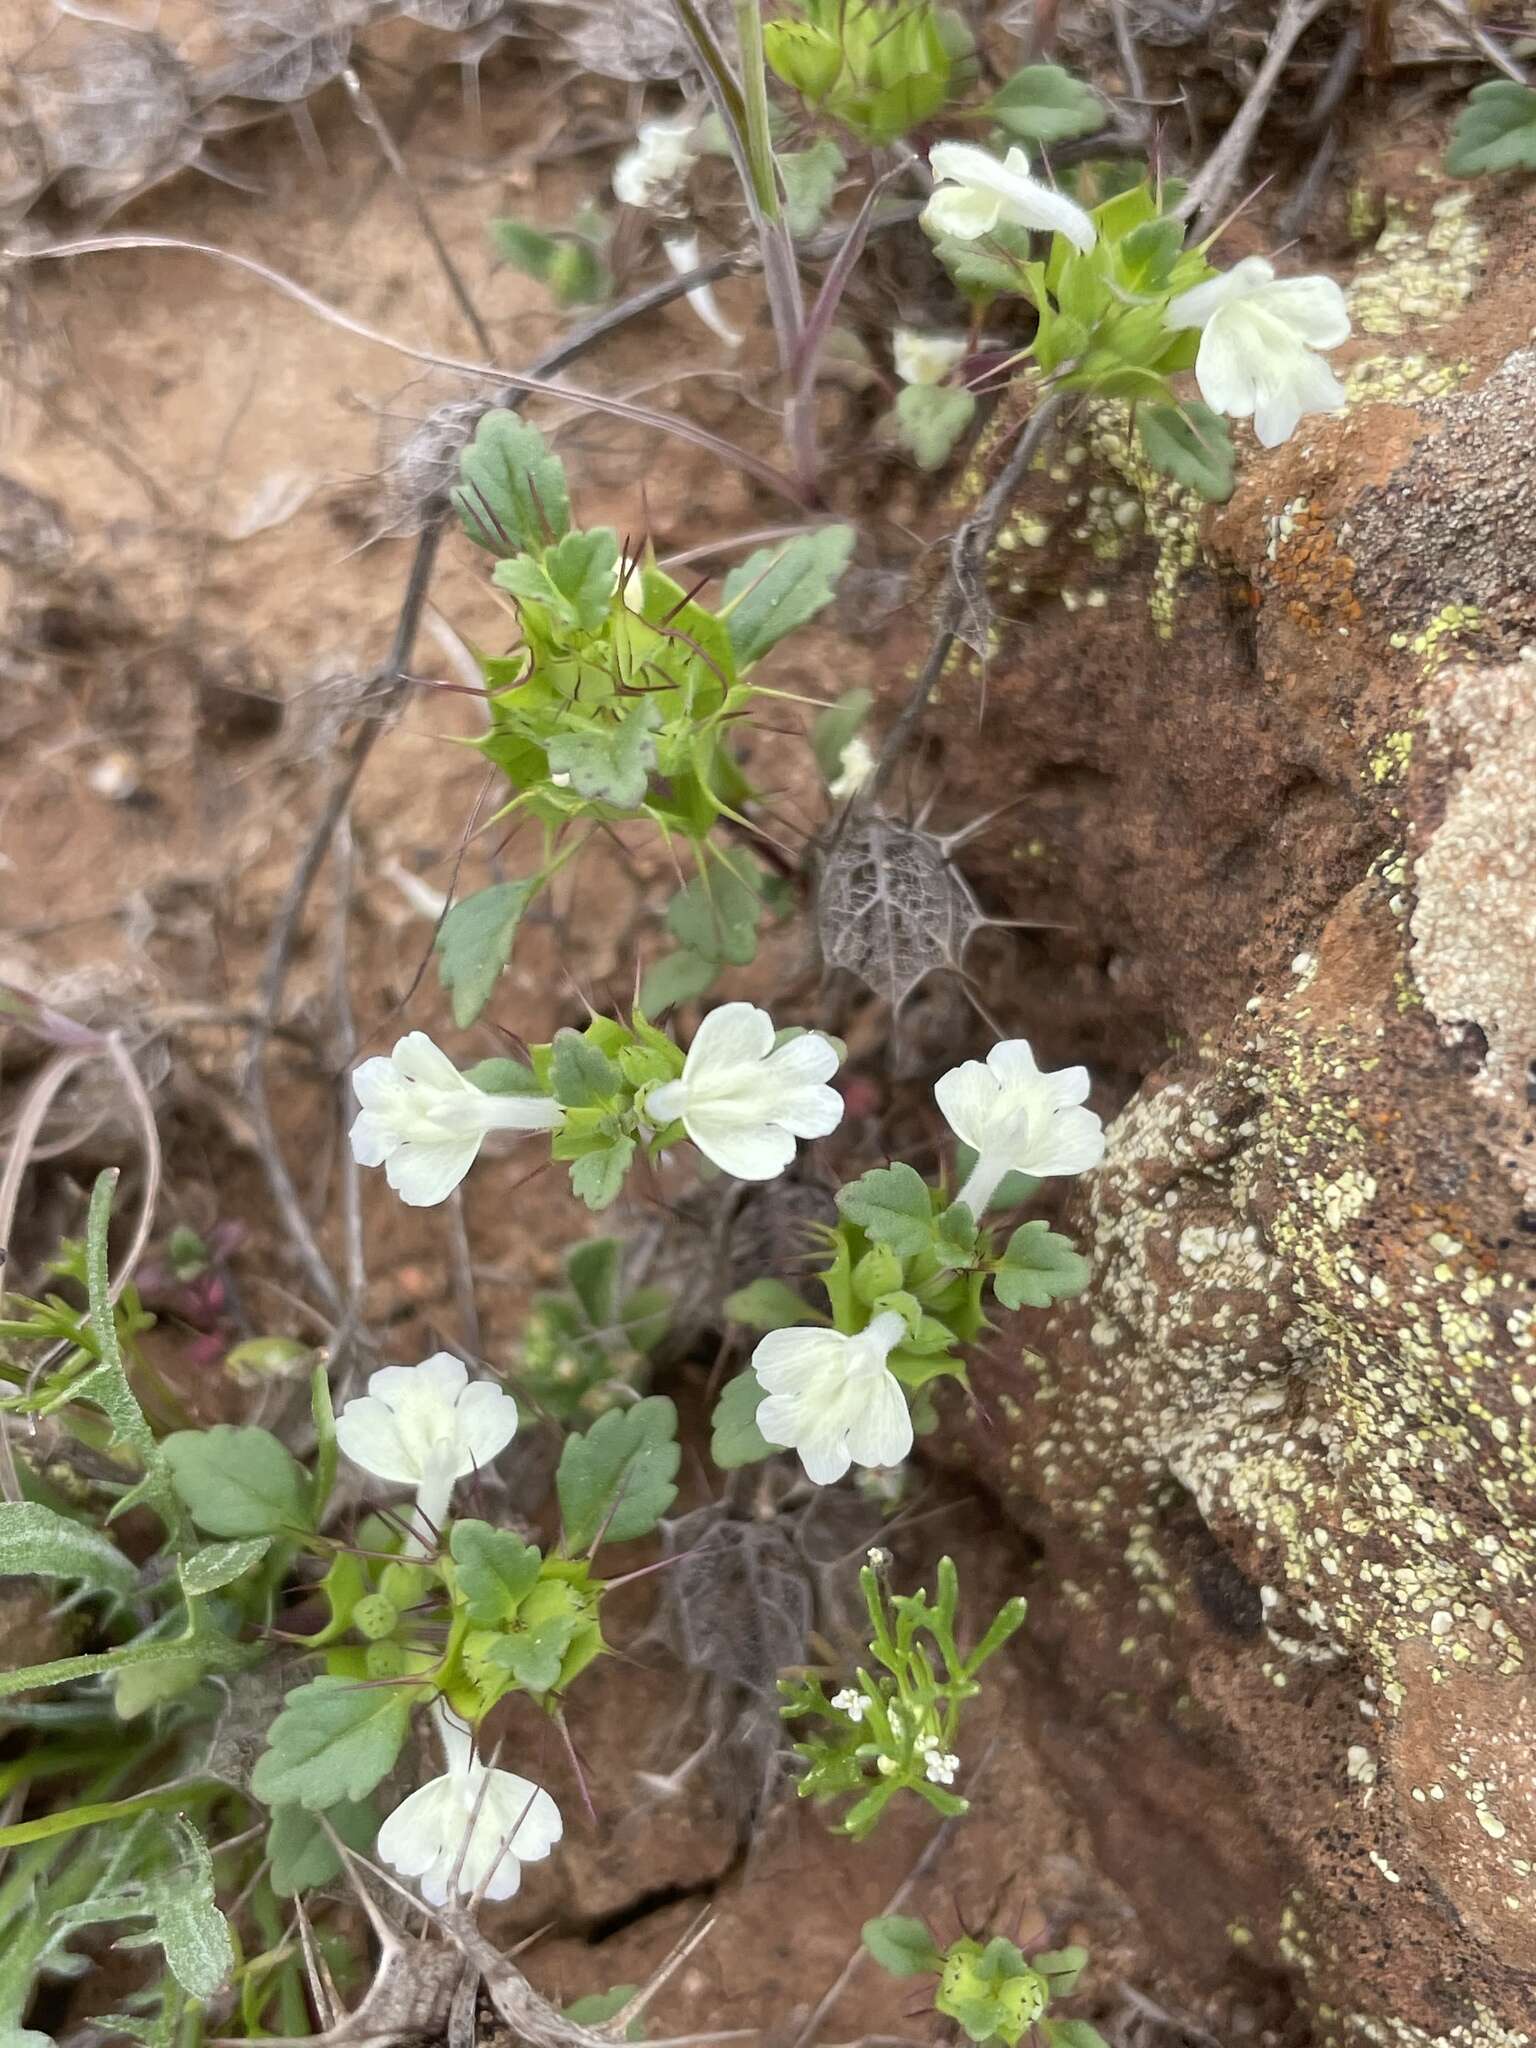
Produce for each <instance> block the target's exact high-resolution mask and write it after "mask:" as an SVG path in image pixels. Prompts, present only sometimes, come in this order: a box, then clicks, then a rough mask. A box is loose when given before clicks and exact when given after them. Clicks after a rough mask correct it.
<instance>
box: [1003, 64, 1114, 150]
mask: <svg viewBox="0 0 1536 2048" xmlns="http://www.w3.org/2000/svg"><path fill="white" fill-rule="evenodd" d="M985 111H986V112H987V113H989V114H990V115H991V116H992V118H993V120H994V121H996V123H997V124H998V126H999V127H1000V128H1003V129H1005V130H1006V131H1007V133H1008V135H1009V137H1010V139H1011V140H1012V141H1014V142H1024V143H1035V144H1040V143H1052V142H1070V141H1072V140H1073V138H1074V137H1076V136H1079V135H1093V134H1095V133H1096V132H1097V131H1098V130H1099V129H1100V128H1102V127H1103V126H1104V125H1105V122H1106V120H1107V118H1108V116H1107V114H1106V112H1105V107H1104V102H1103V101H1102V100H1101V99H1100V98H1099V96H1098V94H1097V93H1096V92H1095V91H1094V90H1093V88H1092V87H1091V86H1087V85H1084V84H1082V83H1081V81H1080V80H1078V79H1076V78H1074V77H1073V76H1072V74H1071V72H1070V71H1063V70H1062V68H1061V66H1060V65H1059V64H1026V65H1025V66H1024V68H1023V70H1022V71H1015V72H1014V74H1013V76H1012V78H1010V79H1008V80H1006V81H1005V82H1004V84H1002V85H1000V86H999V87H998V89H997V91H996V92H995V93H994V94H993V96H992V98H991V99H990V100H989V101H988V103H987V106H986V109H985Z"/></svg>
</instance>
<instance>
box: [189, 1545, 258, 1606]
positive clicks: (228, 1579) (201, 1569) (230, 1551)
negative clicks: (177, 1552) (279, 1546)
mask: <svg viewBox="0 0 1536 2048" xmlns="http://www.w3.org/2000/svg"><path fill="white" fill-rule="evenodd" d="M271 1548H272V1538H271V1537H270V1536H252V1537H249V1538H247V1539H246V1540H245V1541H244V1542H240V1543H210V1544H208V1545H207V1546H206V1547H205V1548H204V1549H202V1550H198V1551H194V1553H193V1554H192V1556H191V1557H184V1558H183V1559H182V1560H181V1562H180V1564H179V1565H178V1566H177V1568H176V1569H177V1571H178V1572H179V1573H180V1575H181V1590H182V1591H183V1593H185V1594H186V1595H187V1596H188V1598H189V1599H195V1598H197V1597H199V1596H200V1595H202V1594H204V1593H216V1592H217V1591H218V1590H219V1588H220V1587H221V1586H228V1585H231V1584H232V1583H233V1582H234V1581H235V1580H236V1579H238V1578H241V1577H242V1576H243V1575H244V1574H245V1573H246V1572H248V1571H249V1570H250V1569H251V1567H252V1565H256V1564H260V1563H261V1560H262V1559H263V1558H264V1557H265V1556H266V1554H267V1552H268V1551H269V1550H270V1549H271Z"/></svg>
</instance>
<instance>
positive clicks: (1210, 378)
mask: <svg viewBox="0 0 1536 2048" xmlns="http://www.w3.org/2000/svg"><path fill="white" fill-rule="evenodd" d="M1224 310H1225V317H1224V318H1222V319H1213V320H1212V321H1211V322H1210V324H1209V325H1208V326H1207V328H1206V330H1205V332H1204V334H1202V335H1201V337H1200V350H1199V353H1198V354H1197V355H1196V357H1195V382H1196V383H1197V384H1198V385H1199V386H1200V396H1201V397H1202V398H1203V399H1204V400H1205V402H1206V404H1207V405H1209V406H1211V407H1212V408H1213V409H1214V410H1215V411H1216V412H1224V413H1226V414H1227V416H1228V417H1229V418H1231V419H1235V420H1245V419H1247V418H1248V417H1249V415H1250V414H1251V413H1252V411H1253V408H1254V406H1255V405H1256V404H1257V403H1258V386H1257V381H1256V379H1255V376H1254V373H1253V369H1252V367H1251V363H1250V352H1249V348H1248V347H1247V346H1246V345H1245V335H1246V329H1245V327H1244V324H1243V323H1242V321H1241V319H1237V320H1234V319H1233V317H1232V309H1224Z"/></svg>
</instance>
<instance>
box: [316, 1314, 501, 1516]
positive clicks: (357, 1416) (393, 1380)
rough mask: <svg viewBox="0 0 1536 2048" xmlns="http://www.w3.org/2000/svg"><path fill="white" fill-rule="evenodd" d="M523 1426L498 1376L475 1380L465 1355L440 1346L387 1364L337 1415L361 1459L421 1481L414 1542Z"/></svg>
mask: <svg viewBox="0 0 1536 2048" xmlns="http://www.w3.org/2000/svg"><path fill="white" fill-rule="evenodd" d="M516 1434H517V1403H516V1402H515V1401H514V1400H513V1399H512V1396H511V1395H510V1394H508V1393H505V1392H503V1390H502V1389H501V1388H500V1387H498V1386H497V1384H496V1382H495V1381H494V1380H474V1381H471V1380H470V1377H469V1374H468V1373H467V1372H466V1371H465V1369H464V1364H463V1361H462V1360H461V1359H457V1358H455V1357H454V1356H453V1355H452V1353H451V1352H447V1351H436V1352H434V1353H433V1354H432V1356H431V1357H430V1358H424V1359H423V1360H422V1362H421V1364H420V1365H385V1366H381V1367H380V1368H379V1370H378V1371H377V1372H376V1373H374V1374H372V1376H371V1377H370V1378H369V1381H368V1391H367V1393H366V1394H359V1395H358V1396H357V1398H356V1399H355V1400H352V1401H349V1402H348V1403H347V1405H346V1406H345V1408H343V1409H342V1411H341V1413H340V1414H339V1415H338V1416H337V1418H336V1441H337V1443H338V1444H339V1445H340V1446H341V1448H342V1450H344V1451H345V1452H346V1454H347V1456H348V1457H349V1458H350V1459H351V1460H352V1462H353V1464H354V1465H361V1466H362V1468H363V1470H364V1471H365V1472H371V1473H372V1474H373V1476H374V1478H375V1479H387V1480H389V1481H390V1483H391V1484H392V1485H395V1486H414V1487H415V1489H416V1514H415V1517H414V1522H413V1528H412V1535H411V1539H410V1542H409V1544H408V1546H407V1547H408V1549H410V1550H412V1551H414V1552H416V1553H417V1554H418V1555H419V1554H420V1553H421V1552H422V1551H423V1550H424V1549H425V1547H426V1539H427V1538H428V1537H430V1536H431V1535H433V1534H435V1532H436V1531H438V1530H440V1529H441V1527H442V1524H443V1518H444V1517H445V1516H446V1514H447V1512H448V1502H449V1500H450V1499H451V1497H452V1494H453V1489H454V1487H455V1485H456V1484H457V1483H458V1481H459V1480H461V1479H467V1478H468V1477H469V1475H470V1473H471V1472H482V1471H484V1470H485V1468H486V1467H487V1466H488V1465H489V1464H490V1463H491V1461H492V1459H493V1458H496V1457H498V1456H499V1455H500V1453H501V1452H502V1451H504V1450H505V1449H506V1447H507V1445H508V1444H509V1443H511V1441H512V1439H513V1437H514V1436H516Z"/></svg>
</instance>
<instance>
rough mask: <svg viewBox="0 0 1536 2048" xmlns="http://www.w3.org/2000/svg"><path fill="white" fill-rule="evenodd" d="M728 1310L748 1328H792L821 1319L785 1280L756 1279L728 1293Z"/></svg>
mask: <svg viewBox="0 0 1536 2048" xmlns="http://www.w3.org/2000/svg"><path fill="white" fill-rule="evenodd" d="M725 1312H726V1314H727V1315H728V1316H729V1317H730V1319H731V1321H732V1322H733V1323H745V1324H746V1326H747V1328H748V1329H749V1330H792V1329H794V1328H795V1327H796V1325H797V1324H801V1323H820V1322H824V1321H825V1320H826V1318H825V1317H824V1316H819V1315H818V1314H817V1313H816V1311H815V1309H813V1308H812V1307H811V1305H810V1303H809V1302H808V1301H806V1300H805V1299H804V1298H803V1297H802V1296H800V1295H798V1294H796V1292H795V1290H794V1288H793V1287H788V1286H786V1285H785V1283H784V1282H783V1281H782V1280H772V1279H766V1278H765V1279H762V1280H753V1281H751V1282H749V1284H748V1285H747V1286H745V1287H738V1288H737V1289H736V1292H735V1293H734V1294H728V1295H727V1296H726V1297H725Z"/></svg>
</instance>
